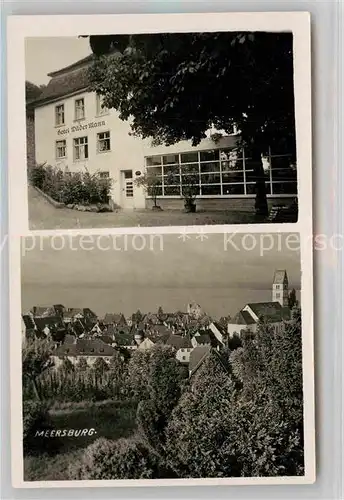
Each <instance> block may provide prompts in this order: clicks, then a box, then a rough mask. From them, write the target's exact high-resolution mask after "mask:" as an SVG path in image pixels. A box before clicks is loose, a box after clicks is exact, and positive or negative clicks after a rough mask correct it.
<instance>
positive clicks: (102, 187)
mask: <svg viewBox="0 0 344 500" xmlns="http://www.w3.org/2000/svg"><path fill="white" fill-rule="evenodd" d="M30 180H31V182H32V184H33V185H34V186H36V187H38V188H39V189H41V190H42V191H44V192H45V193H46V194H48V195H49V196H51V197H52V198H53V199H54V200H56V201H59V202H62V203H65V204H77V203H80V204H83V205H90V204H98V203H107V202H108V200H109V195H110V189H111V179H101V178H99V176H98V173H95V174H90V173H89V172H88V171H87V170H86V171H85V172H67V171H64V170H62V169H61V168H59V167H52V166H50V165H46V164H40V165H36V166H35V167H33V168H32V170H31V171H30Z"/></svg>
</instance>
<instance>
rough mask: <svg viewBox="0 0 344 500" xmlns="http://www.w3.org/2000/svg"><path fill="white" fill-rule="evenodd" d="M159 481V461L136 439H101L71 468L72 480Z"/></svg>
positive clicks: (70, 476) (70, 475) (87, 449)
mask: <svg viewBox="0 0 344 500" xmlns="http://www.w3.org/2000/svg"><path fill="white" fill-rule="evenodd" d="M155 477H159V463H158V459H157V457H156V456H155V455H153V454H152V452H151V451H150V450H148V448H146V447H145V446H144V445H143V444H142V443H141V442H140V441H138V440H136V439H123V438H121V439H119V440H117V441H110V440H107V439H104V438H101V439H97V441H95V442H94V443H92V444H91V445H90V446H89V447H88V448H86V450H85V452H84V454H83V456H82V458H81V460H80V461H79V462H76V463H75V464H72V465H71V466H70V468H69V478H70V479H72V480H75V479H77V480H82V479H103V480H104V479H105V480H106V479H150V478H155Z"/></svg>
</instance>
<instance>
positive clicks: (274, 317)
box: [227, 270, 290, 337]
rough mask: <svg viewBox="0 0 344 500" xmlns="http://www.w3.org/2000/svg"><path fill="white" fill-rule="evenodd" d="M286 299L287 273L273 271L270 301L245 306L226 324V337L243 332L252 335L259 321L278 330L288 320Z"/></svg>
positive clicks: (288, 310)
mask: <svg viewBox="0 0 344 500" xmlns="http://www.w3.org/2000/svg"><path fill="white" fill-rule="evenodd" d="M288 297H289V291H288V276H287V272H286V271H285V270H278V271H275V273H274V278H273V282H272V301H271V302H252V303H249V304H246V305H245V306H244V307H243V308H242V309H241V310H240V311H238V313H237V314H236V315H235V316H234V317H233V319H231V320H230V322H229V323H228V325H227V333H228V335H229V336H230V337H232V336H233V335H234V334H236V335H239V336H241V334H242V333H243V332H251V333H252V334H254V333H255V332H256V331H257V326H258V324H259V322H260V321H265V322H267V323H269V324H270V325H271V326H272V327H273V328H275V329H276V330H278V329H279V328H281V326H282V325H283V322H284V321H287V320H289V319H290V309H289V307H288Z"/></svg>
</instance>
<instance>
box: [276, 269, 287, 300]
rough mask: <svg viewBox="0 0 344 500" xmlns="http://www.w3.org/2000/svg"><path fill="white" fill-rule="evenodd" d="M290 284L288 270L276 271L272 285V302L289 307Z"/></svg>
mask: <svg viewBox="0 0 344 500" xmlns="http://www.w3.org/2000/svg"><path fill="white" fill-rule="evenodd" d="M288 288H289V284H288V276H287V271H286V270H278V271H275V274H274V280H273V283H272V302H279V303H280V304H281V306H282V307H288V296H289V293H288V292H289V290H288Z"/></svg>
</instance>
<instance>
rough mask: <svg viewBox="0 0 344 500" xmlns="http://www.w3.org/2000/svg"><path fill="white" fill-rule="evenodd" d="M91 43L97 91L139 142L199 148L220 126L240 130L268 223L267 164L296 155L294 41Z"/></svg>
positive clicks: (232, 38)
mask: <svg viewBox="0 0 344 500" xmlns="http://www.w3.org/2000/svg"><path fill="white" fill-rule="evenodd" d="M90 42H91V47H92V49H93V50H94V52H95V53H96V54H97V56H98V57H96V59H95V62H94V65H93V67H92V70H91V72H90V76H91V80H92V82H93V89H94V90H95V91H96V92H98V93H100V94H102V95H103V97H104V104H105V105H106V106H107V107H109V108H115V109H116V110H118V111H119V116H120V118H121V119H122V120H128V119H130V121H131V128H132V131H133V133H134V134H135V135H138V136H141V137H143V138H148V137H152V138H154V143H163V144H166V145H171V144H174V143H176V142H178V141H180V140H191V141H192V143H193V145H197V144H198V143H199V142H200V140H201V139H202V138H204V137H205V132H206V131H207V130H209V129H210V128H211V127H212V126H214V127H215V129H217V130H223V131H225V132H226V133H232V132H233V129H234V127H235V126H236V127H237V128H238V129H239V130H240V132H241V142H242V144H243V145H244V146H245V147H248V148H249V149H250V152H249V156H250V157H251V165H252V168H253V170H254V173H255V180H256V194H257V197H256V210H257V213H260V214H261V215H264V216H266V215H268V209H267V202H266V190H265V181H264V170H263V165H262V159H261V156H262V154H267V153H268V149H269V147H270V146H271V147H272V148H273V149H274V150H275V151H276V150H278V151H279V152H281V153H283V152H288V153H291V154H292V155H295V122H294V89H293V38H292V34H291V33H268V32H255V33H248V32H244V33H240V32H221V33H219V32H211V33H183V34H176V33H173V34H169V33H160V34H154V35H152V34H150V35H132V36H129V37H128V36H127V35H126V36H122V37H120V36H115V35H113V36H112V37H111V36H109V35H107V37H106V38H105V37H104V39H103V40H102V39H101V37H99V36H98V37H92V36H91V37H90ZM111 44H112V45H111ZM111 46H112V47H113V48H116V49H117V50H116V52H115V53H114V52H113V53H109V52H110V50H111V49H110V47H111ZM102 54H106V56H102Z"/></svg>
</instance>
